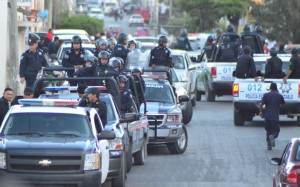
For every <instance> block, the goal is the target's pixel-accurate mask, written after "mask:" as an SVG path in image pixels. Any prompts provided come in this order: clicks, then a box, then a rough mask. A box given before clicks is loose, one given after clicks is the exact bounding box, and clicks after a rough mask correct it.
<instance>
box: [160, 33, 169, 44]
mask: <svg viewBox="0 0 300 187" xmlns="http://www.w3.org/2000/svg"><path fill="white" fill-rule="evenodd" d="M164 42H166V43H167V42H168V37H167V36H165V35H162V36H160V37H159V38H158V45H159V46H163V43H164Z"/></svg>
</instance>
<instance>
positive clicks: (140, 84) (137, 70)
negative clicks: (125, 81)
mask: <svg viewBox="0 0 300 187" xmlns="http://www.w3.org/2000/svg"><path fill="white" fill-rule="evenodd" d="M142 73H143V70H142V68H141V67H139V66H134V67H133V68H132V69H131V74H132V75H133V79H134V83H135V87H136V91H137V92H138V96H137V97H138V99H139V103H140V104H142V103H143V102H144V93H145V89H146V86H145V81H144V79H143V77H142ZM130 89H131V90H132V89H133V88H130Z"/></svg>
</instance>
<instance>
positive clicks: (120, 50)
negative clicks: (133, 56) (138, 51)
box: [114, 44, 129, 67]
mask: <svg viewBox="0 0 300 187" xmlns="http://www.w3.org/2000/svg"><path fill="white" fill-rule="evenodd" d="M128 53H129V50H128V49H126V48H125V47H124V46H122V45H120V44H117V45H116V46H115V48H114V56H115V57H120V58H122V59H123V61H124V62H126V59H127V55H128ZM124 67H126V64H124Z"/></svg>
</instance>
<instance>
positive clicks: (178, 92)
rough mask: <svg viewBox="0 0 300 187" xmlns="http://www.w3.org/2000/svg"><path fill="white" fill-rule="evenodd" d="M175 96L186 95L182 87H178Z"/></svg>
mask: <svg viewBox="0 0 300 187" xmlns="http://www.w3.org/2000/svg"><path fill="white" fill-rule="evenodd" d="M176 93H177V95H178V96H179V95H186V94H187V91H186V89H184V88H183V87H180V88H179V89H178V90H176Z"/></svg>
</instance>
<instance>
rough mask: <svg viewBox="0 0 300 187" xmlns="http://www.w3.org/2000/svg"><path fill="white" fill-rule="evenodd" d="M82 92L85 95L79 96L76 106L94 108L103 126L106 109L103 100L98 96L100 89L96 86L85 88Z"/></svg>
mask: <svg viewBox="0 0 300 187" xmlns="http://www.w3.org/2000/svg"><path fill="white" fill-rule="evenodd" d="M84 93H85V96H84V97H82V98H81V100H80V102H79V105H78V106H80V107H92V108H95V109H96V110H97V112H98V114H99V116H100V118H101V121H102V125H103V126H105V125H106V124H107V109H106V104H105V102H104V101H102V100H101V99H100V97H99V96H100V91H99V90H98V89H97V88H87V89H85V91H84ZM97 131H98V129H97ZM98 132H99V131H98Z"/></svg>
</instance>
